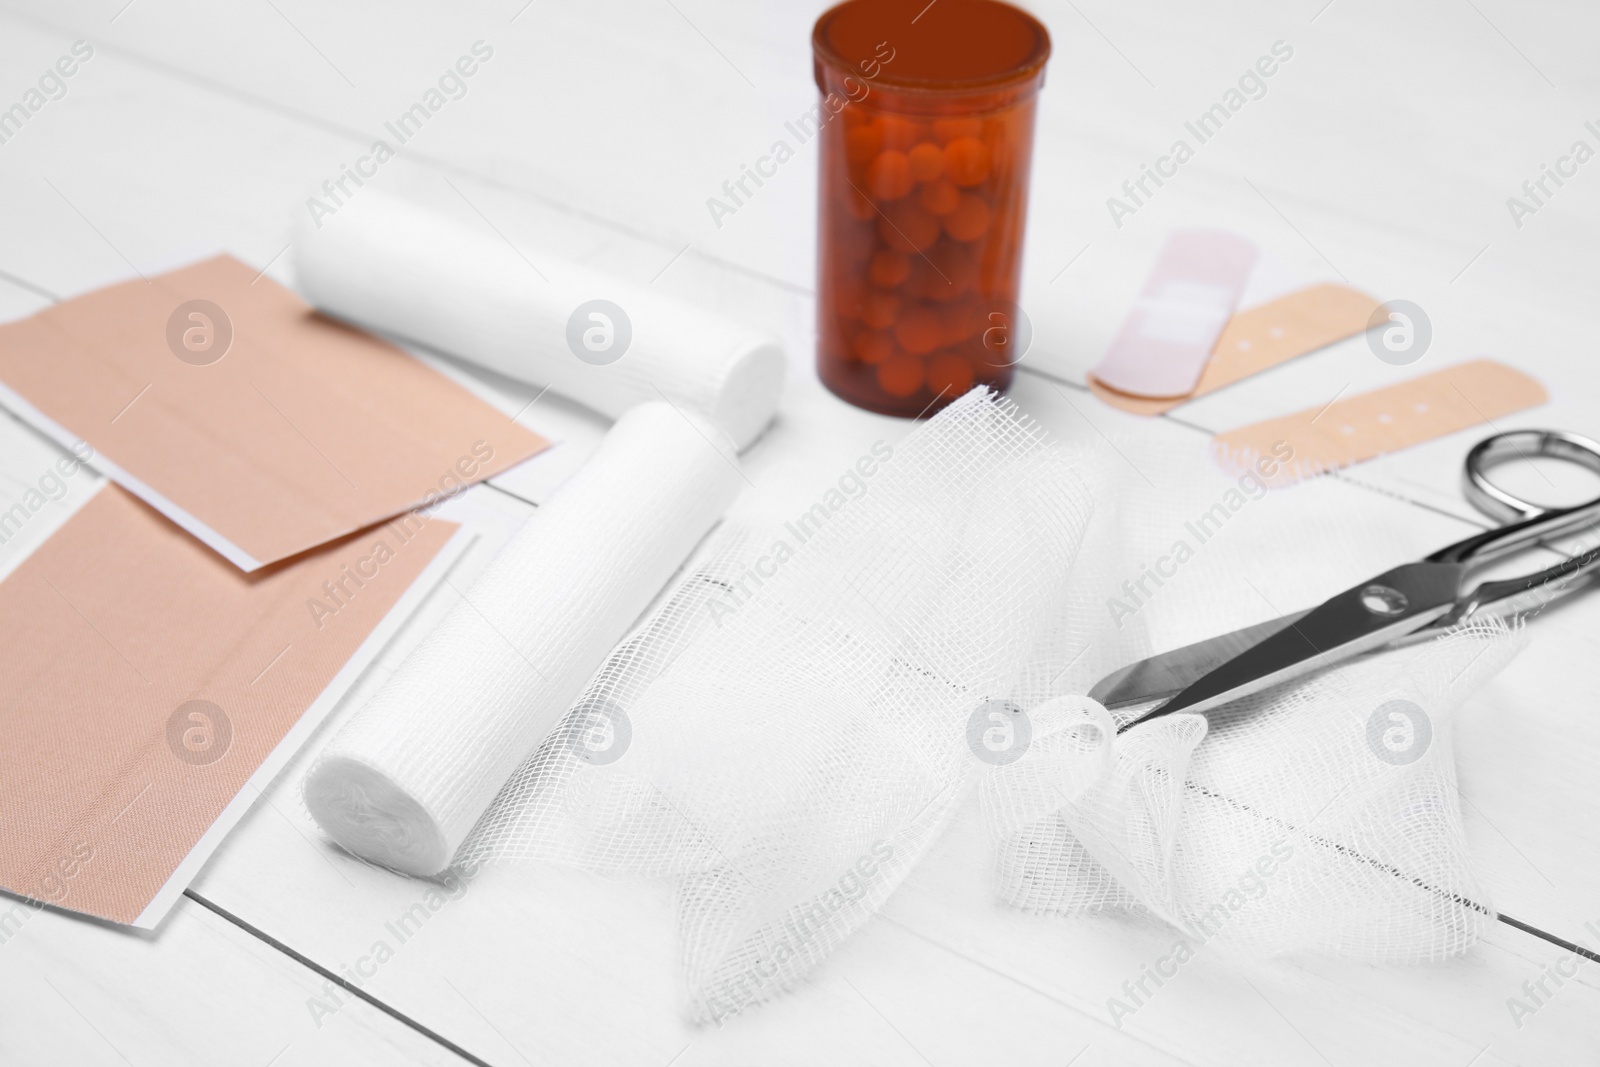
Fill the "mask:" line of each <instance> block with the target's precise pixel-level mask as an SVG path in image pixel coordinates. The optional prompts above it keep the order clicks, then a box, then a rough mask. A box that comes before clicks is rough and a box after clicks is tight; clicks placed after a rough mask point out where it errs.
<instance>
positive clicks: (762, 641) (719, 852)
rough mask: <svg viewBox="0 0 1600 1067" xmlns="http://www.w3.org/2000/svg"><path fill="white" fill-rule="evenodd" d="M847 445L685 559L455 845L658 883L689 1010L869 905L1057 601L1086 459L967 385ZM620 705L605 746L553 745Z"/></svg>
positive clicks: (1074, 549)
mask: <svg viewBox="0 0 1600 1067" xmlns="http://www.w3.org/2000/svg"><path fill="white" fill-rule="evenodd" d="M885 452H887V453H888V454H887V455H885ZM863 458H870V459H871V461H872V462H871V464H870V465H869V466H868V469H869V470H871V471H872V473H871V475H870V477H867V478H865V479H864V484H865V486H866V488H865V491H864V492H862V493H859V494H857V495H856V496H854V497H844V496H843V495H842V494H840V495H839V496H838V498H837V499H834V500H832V501H831V503H832V504H833V505H837V506H833V507H830V502H829V498H828V496H827V494H826V493H824V492H819V504H818V509H817V511H816V512H812V513H808V514H818V513H819V512H820V517H818V518H815V519H814V520H813V521H812V522H810V523H808V524H805V525H796V524H793V523H791V524H790V525H789V526H787V527H780V528H779V529H777V530H774V531H773V532H772V533H770V534H762V535H750V534H747V535H744V536H742V537H730V538H728V539H725V540H724V542H723V544H722V545H721V547H720V548H719V549H718V550H716V551H713V552H711V553H710V554H709V555H708V556H707V558H705V559H703V560H702V561H701V562H700V563H699V564H698V565H696V566H694V567H693V568H692V569H691V571H690V573H689V574H688V576H687V578H686V579H685V580H684V581H683V582H682V583H681V584H680V585H679V586H678V587H677V588H676V590H675V592H674V593H673V595H672V596H671V597H670V598H669V599H668V600H667V601H666V602H665V604H664V606H663V607H662V609H661V610H660V611H659V612H658V613H657V614H656V615H655V616H654V617H653V618H652V619H651V621H650V622H649V623H648V624H647V625H645V626H644V627H643V628H641V629H640V630H639V631H638V632H636V633H635V634H634V635H632V636H631V637H630V638H629V640H627V641H625V642H624V643H623V644H622V645H621V646H620V647H619V648H618V649H617V650H616V651H615V652H614V653H613V655H612V656H611V657H610V659H609V660H608V661H607V662H606V664H605V666H604V667H603V668H602V669H601V670H600V672H599V673H598V674H597V676H596V678H595V681H594V683H593V684H592V685H591V686H590V687H589V690H588V691H587V692H586V693H585V695H584V697H583V699H582V701H580V702H579V704H578V705H577V706H576V707H575V708H574V710H573V714H572V716H571V717H569V719H568V722H567V724H566V726H565V727H563V728H562V729H560V730H558V731H557V732H556V734H555V735H554V736H552V738H551V739H550V740H549V741H548V742H546V744H545V745H544V746H543V748H541V750H540V751H539V752H538V753H537V754H536V755H535V756H534V757H533V758H532V759H530V760H528V761H527V762H526V763H524V764H523V766H522V768H521V769H520V770H519V771H518V772H517V774H516V776H515V777H513V778H512V779H511V781H510V782H509V783H507V785H506V788H505V789H504V790H503V791H502V792H501V794H500V796H499V797H498V798H497V799H496V801H495V804H494V806H493V807H492V808H491V810H490V812H489V814H488V815H487V816H485V818H484V820H483V822H482V823H481V824H480V825H479V826H478V828H477V829H476V830H475V831H474V833H473V835H472V837H471V838H470V839H469V840H468V842H467V843H466V845H465V846H464V847H463V850H462V853H461V857H462V858H464V859H465V858H472V859H474V860H480V861H481V860H486V859H487V860H493V859H500V860H528V859H556V860H561V861H564V862H568V863H575V864H579V865H582V866H584V867H587V868H590V869H593V870H598V871H602V872H606V873H624V872H632V873H640V874H650V875H657V876H663V877H667V878H670V879H672V880H673V882H674V883H675V885H676V887H677V892H678V898H679V916H680V925H681V937H682V941H683V961H684V963H683V965H684V968H685V971H686V976H687V979H688V989H689V1010H690V1014H691V1015H692V1016H693V1017H695V1018H699V1019H703V1020H720V1019H723V1018H726V1017H727V1016H728V1015H730V1014H732V1013H734V1012H737V1011H739V1010H740V1009H742V1008H744V1007H745V1006H747V1005H749V1004H751V1003H753V1002H755V1001H758V1000H762V999H765V998H767V997H768V996H770V995H772V994H774V993H776V992H778V991H780V990H782V989H785V988H787V987H789V986H790V985H792V984H793V983H794V982H795V981H796V980H798V979H799V978H800V977H801V976H803V975H804V974H805V973H806V972H807V971H808V970H810V968H812V967H813V966H815V965H816V964H817V963H818V962H820V961H821V960H822V959H824V958H826V956H827V955H828V954H829V953H830V952H831V951H832V950H833V949H834V948H836V947H837V946H838V945H839V944H840V943H841V942H842V941H843V940H844V939H845V938H846V937H847V936H848V935H849V934H850V933H851V932H852V931H853V930H855V929H856V928H857V927H858V926H859V925H860V924H861V923H863V922H865V921H866V920H867V918H869V917H870V916H871V915H872V913H873V912H874V911H875V910H876V909H877V908H878V906H879V905H880V904H881V903H882V902H883V901H884V900H885V899H886V898H887V897H888V895H889V894H890V892H891V891H893V889H894V888H895V886H897V885H898V884H899V883H900V881H901V880H902V879H903V878H904V877H905V875H906V874H907V872H908V871H909V870H910V869H911V868H912V866H913V865H914V864H915V862H916V860H917V859H918V857H919V856H920V855H922V853H923V852H924V851H925V849H926V848H927V847H928V845H929V844H930V843H931V842H932V841H933V840H934V839H935V838H936V837H937V835H938V833H939V831H940V830H941V829H942V828H943V826H944V825H945V824H946V821H947V820H948V818H949V816H950V814H951V813H952V811H953V810H954V807H955V805H956V804H957V803H958V802H959V801H960V800H961V798H962V796H963V795H964V794H965V793H966V789H965V787H966V786H967V785H968V784H969V781H970V778H971V776H972V774H973V773H974V772H975V771H976V770H978V769H980V767H981V765H980V764H979V763H978V762H977V761H976V760H974V759H973V757H972V755H971V753H970V752H969V750H968V748H967V745H966V742H965V740H964V739H965V735H966V730H967V722H968V719H969V717H970V716H971V714H972V712H973V711H974V709H975V708H977V707H978V706H979V705H980V704H982V703H983V702H985V701H987V700H990V699H1004V698H1007V697H1009V696H1010V695H1011V694H1013V693H1014V692H1015V691H1016V689H1017V687H1018V686H1019V684H1022V683H1023V681H1024V680H1025V679H1026V678H1027V677H1030V676H1031V673H1037V674H1039V675H1040V676H1042V675H1043V674H1044V673H1047V672H1048V669H1041V668H1040V666H1039V660H1038V651H1039V650H1040V649H1041V647H1043V646H1044V645H1046V644H1050V643H1053V642H1047V641H1046V638H1047V636H1049V635H1050V634H1051V633H1052V632H1055V631H1058V630H1059V627H1060V625H1061V623H1060V620H1061V618H1062V616H1063V614H1064V612H1065V610H1066V609H1067V607H1068V605H1069V603H1070V600H1069V597H1068V595H1067V594H1068V592H1069V589H1070V585H1069V579H1070V577H1071V575H1072V573H1073V568H1074V562H1075V560H1076V559H1077V557H1078V555H1079V552H1080V548H1081V547H1082V546H1083V545H1084V544H1085V539H1086V534H1087V532H1088V531H1089V529H1090V528H1091V526H1092V524H1093V517H1092V515H1091V507H1090V500H1091V481H1090V480H1089V476H1093V475H1094V474H1095V473H1096V472H1094V471H1080V470H1077V469H1075V467H1076V466H1077V465H1078V464H1077V463H1076V462H1075V459H1074V457H1073V456H1072V455H1071V454H1070V453H1069V452H1068V451H1066V450H1063V449H1060V448H1054V447H1050V446H1047V445H1046V444H1045V443H1044V441H1043V440H1042V435H1041V434H1040V432H1039V431H1038V430H1036V429H1035V428H1033V427H1032V426H1030V425H1029V424H1028V423H1027V422H1025V421H1024V420H1022V419H1021V418H1020V417H1018V416H1017V414H1016V413H1015V411H1014V410H1013V409H1012V407H1011V406H1010V405H1009V404H1006V403H1003V402H1000V401H998V400H996V399H994V398H992V397H990V396H988V395H986V394H984V393H983V392H982V391H975V392H973V393H970V394H968V395H967V396H965V397H963V398H961V399H960V400H958V401H956V402H955V403H953V404H951V405H950V406H949V407H948V408H946V409H945V410H944V411H943V412H941V413H940V414H939V415H937V416H936V417H935V418H934V419H933V420H931V422H930V423H928V424H927V425H925V426H923V427H921V428H919V429H917V430H915V431H914V432H912V433H911V434H909V435H908V436H907V437H906V438H905V439H904V440H903V441H901V442H899V443H896V444H894V445H893V446H892V448H890V449H884V450H875V451H874V454H873V455H872V456H871V457H863ZM853 469H856V470H860V469H861V468H860V467H859V466H858V467H856V468H853ZM1059 651H1060V650H1059V649H1052V650H1051V655H1057V654H1058V653H1059ZM1058 659H1059V662H1054V663H1053V670H1054V671H1055V672H1056V673H1059V671H1060V668H1061V666H1063V665H1064V664H1065V657H1058ZM1030 672H1031V673H1030ZM624 718H625V721H626V722H627V723H628V727H629V729H628V733H629V734H630V736H631V741H630V743H629V745H628V747H627V749H626V751H625V752H623V753H621V754H620V756H617V755H615V754H614V753H613V752H611V751H609V750H608V753H607V757H606V758H607V759H608V762H605V763H604V764H600V763H598V762H596V761H594V760H592V759H586V758H585V755H586V752H585V749H584V747H583V746H582V745H575V744H573V743H572V741H573V739H574V738H578V737H581V736H582V735H583V734H584V733H585V732H587V731H588V730H590V729H591V728H592V726H593V725H594V724H596V723H598V722H599V721H601V720H604V721H609V722H611V723H616V722H618V721H624Z"/></svg>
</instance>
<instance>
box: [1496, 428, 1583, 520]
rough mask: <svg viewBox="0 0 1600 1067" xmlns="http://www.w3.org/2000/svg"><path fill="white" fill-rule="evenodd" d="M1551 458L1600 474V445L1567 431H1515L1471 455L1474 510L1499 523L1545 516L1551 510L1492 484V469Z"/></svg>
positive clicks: (1499, 434)
mask: <svg viewBox="0 0 1600 1067" xmlns="http://www.w3.org/2000/svg"><path fill="white" fill-rule="evenodd" d="M1534 456H1548V457H1551V458H1553V459H1564V460H1567V461H1568V462H1571V463H1576V464H1578V465H1579V466H1582V467H1587V468H1589V469H1590V470H1592V471H1594V472H1595V473H1596V474H1600V443H1597V442H1595V441H1591V440H1590V439H1589V438H1587V437H1583V436H1581V435H1579V434H1575V433H1568V432H1567V431H1566V430H1511V431H1510V432H1508V433H1497V434H1495V435H1494V436H1493V437H1489V438H1485V439H1484V440H1482V441H1479V442H1478V443H1477V444H1476V445H1474V446H1473V448H1472V451H1471V452H1468V453H1467V463H1466V475H1467V476H1466V485H1465V489H1466V494H1467V499H1468V500H1469V501H1471V502H1472V506H1473V507H1475V508H1477V509H1478V510H1479V511H1481V512H1483V513H1484V514H1485V515H1487V516H1489V517H1490V518H1491V519H1494V520H1496V521H1497V522H1517V521H1518V520H1520V519H1533V518H1537V517H1538V516H1540V515H1543V514H1544V513H1545V512H1546V511H1548V510H1549V509H1548V508H1545V507H1542V506H1540V505H1538V504H1530V503H1528V502H1527V501H1526V500H1522V499H1519V498H1517V497H1515V496H1512V495H1511V494H1510V493H1508V492H1506V491H1505V490H1504V489H1501V488H1500V487H1499V486H1497V485H1495V484H1494V483H1493V482H1491V481H1490V480H1489V470H1490V468H1492V467H1494V466H1496V465H1498V464H1500V463H1504V462H1506V461H1507V460H1512V459H1529V458H1532V457H1534Z"/></svg>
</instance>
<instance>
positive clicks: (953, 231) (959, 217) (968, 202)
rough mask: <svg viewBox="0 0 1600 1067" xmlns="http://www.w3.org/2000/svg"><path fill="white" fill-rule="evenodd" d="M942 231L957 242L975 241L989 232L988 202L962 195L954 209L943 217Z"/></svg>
mask: <svg viewBox="0 0 1600 1067" xmlns="http://www.w3.org/2000/svg"><path fill="white" fill-rule="evenodd" d="M944 231H945V233H948V234H949V235H950V236H951V237H954V238H955V239H956V240H958V241H976V240H977V239H978V238H980V237H982V236H983V235H984V234H986V233H988V232H989V202H988V201H987V200H985V199H983V197H981V196H973V195H972V194H971V193H962V194H961V202H960V203H959V204H957V205H956V209H955V210H954V211H952V212H950V214H948V215H946V216H945V217H944Z"/></svg>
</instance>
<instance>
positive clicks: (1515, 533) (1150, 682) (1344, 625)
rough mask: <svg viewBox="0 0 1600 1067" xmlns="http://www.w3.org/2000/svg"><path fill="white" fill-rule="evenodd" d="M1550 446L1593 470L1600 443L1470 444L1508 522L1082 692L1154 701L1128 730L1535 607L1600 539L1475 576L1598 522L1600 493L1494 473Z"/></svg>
mask: <svg viewBox="0 0 1600 1067" xmlns="http://www.w3.org/2000/svg"><path fill="white" fill-rule="evenodd" d="M1535 456H1548V457H1552V458H1556V459H1562V460H1566V461H1569V462H1573V463H1577V464H1579V465H1580V466H1583V467H1586V468H1587V469H1589V470H1592V471H1594V472H1596V473H1597V474H1600V443H1596V442H1595V441H1592V440H1590V439H1589V438H1587V437H1583V436H1580V435H1578V434H1574V433H1566V432H1563V431H1558V430H1515V431H1512V432H1510V433H1500V434H1496V435H1494V436H1493V437H1490V438H1487V439H1486V440H1483V441H1481V442H1479V443H1478V444H1477V445H1476V446H1475V447H1474V448H1473V449H1472V451H1471V452H1469V453H1468V454H1467V459H1466V464H1465V474H1466V479H1465V488H1466V494H1467V499H1468V500H1470V501H1471V502H1472V504H1473V506H1475V507H1477V508H1478V509H1479V510H1480V511H1483V512H1484V513H1485V514H1487V515H1489V516H1490V517H1491V518H1494V519H1496V520H1499V521H1504V522H1505V523H1506V524H1505V525H1503V526H1498V527H1495V528H1493V529H1490V530H1485V531H1484V532H1482V533H1478V534H1473V535H1472V536H1471V537H1468V538H1465V539H1464V540H1461V541H1457V542H1456V543H1455V544H1453V545H1448V546H1446V547H1444V548H1441V549H1440V550H1439V551H1437V552H1435V553H1433V554H1432V555H1430V556H1427V557H1425V558H1424V559H1421V560H1419V561H1417V562H1415V563H1407V564H1404V565H1402V566H1399V567H1396V568H1394V569H1392V570H1389V571H1385V572H1384V573H1383V574H1380V575H1377V576H1376V577H1374V578H1371V579H1369V580H1368V581H1365V582H1362V583H1361V584H1359V585H1355V586H1352V587H1351V588H1349V589H1347V590H1345V591H1344V592H1342V593H1339V594H1338V595H1337V596H1333V597H1330V598H1329V599H1328V600H1325V601H1323V602H1322V603H1321V604H1319V605H1317V606H1316V607H1314V608H1311V609H1309V610H1306V611H1300V612H1296V613H1294V614H1292V615H1284V616H1281V617H1280V618H1277V619H1273V620H1270V621H1268V622H1264V623H1258V624H1257V625H1255V626H1247V627H1245V628H1243V629H1241V630H1235V631H1233V632H1232V633H1227V634H1222V635H1220V636H1218V637H1213V638H1210V639H1208V640H1205V641H1199V642H1196V643H1195V644H1192V645H1186V646H1184V647H1183V648H1179V649H1174V650H1173V651H1171V652H1164V653H1162V654H1160V655H1157V656H1151V657H1150V658H1148V659H1144V660H1140V661H1139V662H1138V663H1134V664H1130V665H1129V666H1127V667H1123V668H1122V669H1120V670H1118V671H1114V672H1112V673H1111V674H1109V675H1107V676H1106V677H1105V678H1102V679H1101V680H1100V681H1099V682H1098V683H1096V684H1095V686H1094V687H1093V688H1092V689H1090V690H1089V696H1090V697H1092V698H1094V699H1095V700H1098V701H1100V703H1102V704H1104V705H1105V706H1106V707H1107V708H1111V709H1116V708H1123V707H1129V706H1132V705H1135V704H1142V703H1147V702H1149V701H1152V700H1160V701H1162V703H1160V704H1159V705H1157V706H1155V707H1152V708H1151V709H1150V710H1148V711H1146V712H1145V713H1144V714H1143V715H1140V716H1139V717H1137V718H1135V719H1133V720H1132V721H1130V722H1127V723H1125V724H1124V725H1123V726H1122V729H1123V730H1126V729H1127V728H1128V727H1130V726H1132V725H1134V723H1137V722H1142V721H1144V720H1145V719H1148V718H1153V717H1155V716H1157V715H1167V714H1170V713H1172V712H1175V711H1190V712H1204V711H1208V710H1210V709H1212V708H1216V707H1219V706H1221V705H1223V704H1227V703H1229V702H1231V701H1234V700H1238V699H1239V698H1241V697H1244V696H1248V695H1250V694H1251V693H1257V692H1260V691H1261V690H1263V689H1267V688H1269V687H1271V686H1274V685H1277V684H1279V683H1281V682H1285V681H1288V680H1290V679H1292V678H1296V677H1299V676H1301V675H1304V674H1306V673H1308V672H1310V671H1313V670H1316V669H1318V668H1319V667H1323V666H1326V665H1328V664H1331V663H1337V662H1339V661H1340V660H1344V659H1347V658H1349V657H1351V656H1356V655H1359V654H1361V653H1363V652H1368V651H1371V650H1373V649H1376V648H1381V647H1384V646H1386V645H1391V644H1395V643H1397V642H1404V641H1409V640H1411V639H1414V638H1417V637H1421V636H1426V635H1429V634H1437V633H1439V632H1441V631H1443V630H1445V629H1448V628H1449V627H1452V626H1455V625H1457V624H1458V623H1461V622H1463V621H1465V620H1467V619H1469V618H1474V617H1482V616H1503V615H1513V614H1517V613H1519V612H1522V611H1526V610H1527V609H1528V608H1530V607H1533V606H1536V605H1538V606H1542V605H1543V604H1544V603H1547V602H1548V601H1549V600H1550V599H1551V598H1552V597H1553V596H1555V595H1557V594H1559V593H1561V592H1563V591H1565V590H1566V589H1567V588H1569V587H1570V586H1571V585H1572V584H1573V583H1574V582H1575V581H1576V580H1577V579H1578V578H1580V577H1583V576H1586V575H1588V574H1591V573H1594V572H1596V571H1600V546H1597V547H1594V548H1590V549H1587V550H1586V551H1584V552H1581V553H1579V554H1578V555H1575V556H1571V557H1569V558H1567V559H1564V560H1562V561H1561V562H1560V563H1557V564H1555V565H1554V566H1551V567H1546V568H1545V569H1544V570H1541V571H1537V572H1535V573H1532V574H1527V575H1522V576H1520V577H1517V578H1508V579H1503V580H1499V581H1488V582H1480V583H1478V584H1476V585H1470V586H1469V583H1468V580H1469V579H1470V577H1471V573H1472V571H1474V570H1476V569H1477V568H1478V567H1480V566H1481V565H1482V564H1484V563H1487V562H1489V561H1491V560H1494V559H1498V558H1500V557H1502V556H1506V555H1509V554H1511V553H1513V552H1517V551H1520V550H1522V549H1525V548H1528V547H1530V546H1532V545H1534V544H1536V543H1538V542H1539V541H1540V540H1542V539H1544V538H1548V537H1556V536H1560V535H1562V534H1567V533H1571V532H1573V531H1575V530H1577V529H1579V528H1581V527H1585V526H1587V527H1591V528H1593V527H1595V526H1596V524H1597V523H1600V496H1597V497H1596V498H1595V499H1593V500H1590V501H1588V502H1586V503H1583V504H1578V505H1576V506H1573V507H1561V508H1557V507H1544V506H1541V505H1538V504H1533V503H1529V502H1528V501H1526V500H1522V499H1520V498H1518V497H1516V496H1514V495H1512V494H1511V493H1508V492H1506V491H1505V490H1504V489H1502V488H1500V487H1499V486H1497V485H1495V484H1494V483H1493V482H1492V481H1490V480H1489V477H1488V472H1489V471H1490V470H1491V469H1492V468H1493V467H1495V466H1497V465H1499V464H1500V463H1503V462H1505V461H1507V460H1509V459H1514V458H1522V459H1529V458H1532V457H1535Z"/></svg>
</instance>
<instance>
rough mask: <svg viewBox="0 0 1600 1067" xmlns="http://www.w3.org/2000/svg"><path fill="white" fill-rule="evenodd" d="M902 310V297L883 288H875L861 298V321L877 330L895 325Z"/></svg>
mask: <svg viewBox="0 0 1600 1067" xmlns="http://www.w3.org/2000/svg"><path fill="white" fill-rule="evenodd" d="M899 310H900V298H899V297H898V296H895V295H894V294H893V293H886V292H884V291H883V290H882V289H873V290H871V291H869V292H868V293H867V295H866V296H864V297H862V299H861V321H862V322H864V323H866V324H867V325H868V326H871V327H872V328H873V329H875V330H881V329H883V328H884V327H886V326H893V325H894V318H895V315H896V314H898V313H899Z"/></svg>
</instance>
